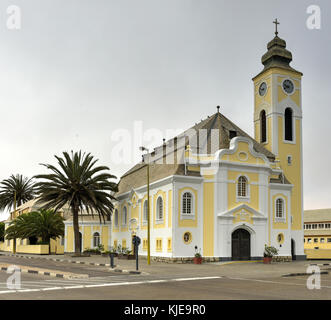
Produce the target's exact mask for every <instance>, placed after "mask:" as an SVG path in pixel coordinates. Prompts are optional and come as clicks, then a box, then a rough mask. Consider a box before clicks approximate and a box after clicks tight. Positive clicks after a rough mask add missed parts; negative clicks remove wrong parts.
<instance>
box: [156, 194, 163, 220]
mask: <svg viewBox="0 0 331 320" xmlns="http://www.w3.org/2000/svg"><path fill="white" fill-rule="evenodd" d="M159 199H161V200H162V218H160V216H159ZM164 211H165V210H164V199H163V197H162V196H158V197H157V199H156V220H155V223H163V221H164Z"/></svg>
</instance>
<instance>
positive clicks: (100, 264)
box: [1, 254, 110, 267]
mask: <svg viewBox="0 0 331 320" xmlns="http://www.w3.org/2000/svg"><path fill="white" fill-rule="evenodd" d="M1 255H4V256H9V257H17V258H25V259H45V260H51V261H58V262H69V263H77V264H87V265H91V266H100V267H110V263H95V262H85V261H76V260H66V259H56V258H47V257H33V256H24V255H19V254H1Z"/></svg>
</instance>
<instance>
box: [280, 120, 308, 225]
mask: <svg viewBox="0 0 331 320" xmlns="http://www.w3.org/2000/svg"><path fill="white" fill-rule="evenodd" d="M278 127H279V137H278V144H279V160H280V164H281V167H282V169H283V170H284V174H285V176H286V177H287V179H288V180H289V181H290V183H291V184H293V185H294V187H293V189H292V197H291V213H292V216H293V223H292V229H293V230H301V229H302V223H303V222H302V218H301V213H302V205H301V183H302V178H301V154H300V137H301V126H300V120H298V119H297V120H295V135H296V144H292V143H284V142H283V138H284V126H283V117H281V116H279V117H278ZM288 155H291V156H292V165H288V163H287V156H288Z"/></svg>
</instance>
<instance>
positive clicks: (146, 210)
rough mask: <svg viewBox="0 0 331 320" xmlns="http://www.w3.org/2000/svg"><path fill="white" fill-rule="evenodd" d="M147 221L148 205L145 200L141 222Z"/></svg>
mask: <svg viewBox="0 0 331 320" xmlns="http://www.w3.org/2000/svg"><path fill="white" fill-rule="evenodd" d="M147 220H148V203H147V200H145V201H144V208H143V222H147Z"/></svg>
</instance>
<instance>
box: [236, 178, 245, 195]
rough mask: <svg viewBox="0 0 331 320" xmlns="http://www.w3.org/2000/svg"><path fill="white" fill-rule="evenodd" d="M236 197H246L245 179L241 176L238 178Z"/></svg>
mask: <svg viewBox="0 0 331 320" xmlns="http://www.w3.org/2000/svg"><path fill="white" fill-rule="evenodd" d="M238 197H247V179H246V177H243V176H241V177H239V179H238Z"/></svg>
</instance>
